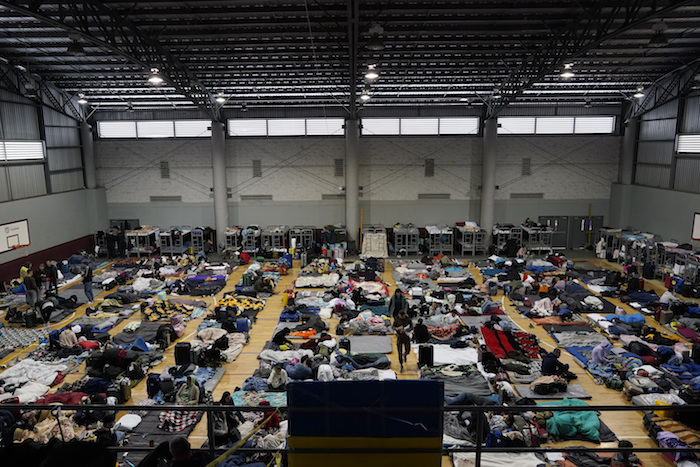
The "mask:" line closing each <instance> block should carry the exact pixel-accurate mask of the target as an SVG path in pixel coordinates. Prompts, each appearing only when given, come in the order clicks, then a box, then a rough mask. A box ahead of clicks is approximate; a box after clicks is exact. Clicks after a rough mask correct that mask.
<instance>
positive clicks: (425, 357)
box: [418, 344, 433, 367]
mask: <svg viewBox="0 0 700 467" xmlns="http://www.w3.org/2000/svg"><path fill="white" fill-rule="evenodd" d="M418 366H419V367H421V366H433V346H432V345H427V344H423V345H420V346H418Z"/></svg>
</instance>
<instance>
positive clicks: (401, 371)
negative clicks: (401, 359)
mask: <svg viewBox="0 0 700 467" xmlns="http://www.w3.org/2000/svg"><path fill="white" fill-rule="evenodd" d="M399 373H403V365H401V370H400V371H399Z"/></svg>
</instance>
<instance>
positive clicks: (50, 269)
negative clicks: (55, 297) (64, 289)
mask: <svg viewBox="0 0 700 467" xmlns="http://www.w3.org/2000/svg"><path fill="white" fill-rule="evenodd" d="M46 279H47V280H48V282H49V283H48V286H47V289H46V291H47V292H53V293H55V294H57V293H58V267H56V265H55V264H54V262H53V261H51V260H48V261H46Z"/></svg>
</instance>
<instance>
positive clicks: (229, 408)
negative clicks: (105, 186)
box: [0, 404, 700, 466]
mask: <svg viewBox="0 0 700 467" xmlns="http://www.w3.org/2000/svg"><path fill="white" fill-rule="evenodd" d="M58 407H60V408H61V410H105V411H114V412H123V411H139V412H143V411H146V412H154V411H157V412H161V411H176V410H177V411H186V412H191V411H197V412H202V413H206V414H207V438H208V450H209V453H210V455H211V456H212V458H214V457H215V456H216V453H217V452H219V453H223V452H226V450H225V449H221V448H219V449H217V448H216V446H215V443H214V421H213V417H212V416H210V415H211V414H212V413H214V412H234V411H238V412H271V411H279V412H280V413H284V412H286V411H287V410H288V407H275V406H255V407H239V406H234V405H174V404H163V405H153V406H145V405H118V406H109V405H92V404H65V405H60V406H57V405H48V404H41V405H40V404H0V410H2V409H7V410H51V411H55V410H56V409H57V408H58ZM294 410H295V411H296V412H307V413H325V412H332V413H343V412H347V413H356V412H357V411H358V410H362V408H358V407H338V406H327V407H314V408H309V407H304V408H298V409H296V408H295V409H294ZM364 410H365V411H368V412H372V413H387V414H390V413H391V414H400V413H405V412H414V413H415V412H434V410H435V409H433V408H428V407H366V408H365V409H364ZM658 410H671V411H674V412H700V406H698V405H670V406H659V405H652V406H630V405H589V406H553V405H547V406H537V405H535V406H532V405H512V406H496V405H487V406H471V405H451V406H444V407H443V410H442V412H443V414H444V413H445V412H471V413H476V414H477V415H478V418H477V420H481V416H482V415H484V414H486V413H488V412H495V413H516V412H528V411H532V412H542V411H551V412H558V411H567V412H591V411H593V412H631V411H634V412H643V411H644V412H653V411H658ZM55 416H57V414H56V415H55ZM441 421H442V420H441ZM640 423H642V420H641V419H640ZM441 428H442V427H441ZM483 430H484V426H483V423H481V422H477V423H476V429H475V439H476V440H481V439H484V437H485V434H487V433H484V431H483ZM173 434H175V433H173ZM242 444H243V443H242V442H239V443H237V445H235V446H234V447H233V448H232V449H229V451H231V452H243V453H245V452H271V453H277V452H287V453H290V454H294V453H304V454H308V453H312V454H313V453H316V454H352V453H356V454H359V453H376V454H380V453H383V454H387V453H389V454H390V453H423V454H425V453H435V454H441V455H447V454H449V453H454V452H468V453H475V456H476V459H475V461H476V465H477V466H478V465H480V462H481V455H482V453H483V452H496V453H498V452H509V453H521V452H522V453H525V452H533V453H544V452H550V453H551V452H590V451H591V448H582V447H566V446H550V447H486V446H484V445H483V444H482V443H479V442H477V443H476V444H475V445H474V446H458V447H452V448H445V447H442V448H441V449H434V448H433V449H431V448H425V449H405V448H401V449H376V448H372V449H353V448H344V449H329V448H323V449H289V448H280V449H264V448H243V447H242ZM109 449H110V450H113V451H118V452H125V451H152V450H154V449H155V446H144V447H138V446H132V445H128V446H122V447H113V448H109ZM593 449H594V450H595V451H596V452H612V453H615V452H634V453H656V452H659V453H676V452H694V453H695V452H700V448H691V447H688V448H662V447H656V448H640V447H630V448H625V447H615V448H602V447H596V448H593Z"/></svg>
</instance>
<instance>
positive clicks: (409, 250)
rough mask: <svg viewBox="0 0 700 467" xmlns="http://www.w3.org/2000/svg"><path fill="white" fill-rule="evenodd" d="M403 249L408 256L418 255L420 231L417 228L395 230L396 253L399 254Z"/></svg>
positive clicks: (398, 228) (397, 228)
mask: <svg viewBox="0 0 700 467" xmlns="http://www.w3.org/2000/svg"><path fill="white" fill-rule="evenodd" d="M401 249H405V250H406V254H409V255H411V254H418V253H419V252H420V231H419V230H418V228H416V227H403V226H402V227H396V228H394V251H395V252H396V253H397V254H398V252H399V251H400V250H401Z"/></svg>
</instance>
